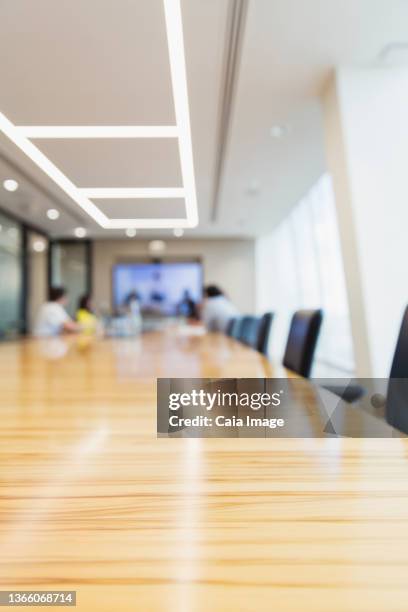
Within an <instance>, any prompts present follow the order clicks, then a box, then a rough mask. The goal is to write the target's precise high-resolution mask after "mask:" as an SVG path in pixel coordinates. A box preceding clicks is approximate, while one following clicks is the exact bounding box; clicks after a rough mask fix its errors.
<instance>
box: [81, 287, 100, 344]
mask: <svg viewBox="0 0 408 612" xmlns="http://www.w3.org/2000/svg"><path fill="white" fill-rule="evenodd" d="M76 320H77V323H79V325H80V326H81V329H82V331H83V332H85V333H88V334H95V333H96V332H97V328H98V319H97V317H96V316H95V315H94V313H93V310H92V299H91V296H90V295H88V294H86V295H83V296H82V297H81V298H80V299H79V302H78V310H77V311H76Z"/></svg>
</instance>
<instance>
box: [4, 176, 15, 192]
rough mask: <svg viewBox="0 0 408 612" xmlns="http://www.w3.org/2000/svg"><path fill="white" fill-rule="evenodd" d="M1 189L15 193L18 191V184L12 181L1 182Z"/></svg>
mask: <svg viewBox="0 0 408 612" xmlns="http://www.w3.org/2000/svg"><path fill="white" fill-rule="evenodd" d="M3 187H4V189H5V190H6V191H16V190H17V189H18V183H17V181H15V180H14V179H6V180H5V181H3Z"/></svg>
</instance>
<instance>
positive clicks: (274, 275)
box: [256, 175, 354, 376]
mask: <svg viewBox="0 0 408 612" xmlns="http://www.w3.org/2000/svg"><path fill="white" fill-rule="evenodd" d="M256 261H257V266H256V269H257V288H258V289H257V290H258V306H259V310H260V311H267V310H273V311H274V312H275V321H274V330H273V334H272V338H271V345H270V348H271V353H272V355H273V356H275V357H276V358H278V359H281V357H282V354H283V351H284V347H285V342H286V338H287V333H288V328H289V324H290V318H291V316H292V314H293V312H294V311H295V310H297V309H299V308H323V310H324V322H323V327H322V332H321V334H320V339H319V344H318V347H317V353H316V359H315V367H314V371H313V374H314V375H315V376H325V375H327V376H336V375H339V376H344V375H351V374H353V372H354V356H353V346H352V336H351V329H350V319H349V309H348V302H347V294H346V286H345V280H344V271H343V263H342V255H341V248H340V240H339V235H338V227H337V216H336V208H335V202H334V194H333V188H332V184H331V179H330V177H329V176H328V175H324V176H323V177H322V178H321V179H320V180H319V181H318V183H317V184H316V185H315V186H314V187H313V188H312V189H311V190H310V192H309V193H308V194H307V195H306V196H305V197H304V198H303V199H302V200H301V201H300V202H299V203H298V204H297V206H296V207H295V208H294V209H293V210H292V211H291V213H290V214H289V215H288V216H287V217H286V218H285V219H284V221H283V222H282V223H281V224H280V225H279V226H278V227H277V228H276V230H275V231H274V232H273V233H272V234H270V235H267V236H263V237H262V238H260V239H259V240H258V241H257V253H256Z"/></svg>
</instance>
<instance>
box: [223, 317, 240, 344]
mask: <svg viewBox="0 0 408 612" xmlns="http://www.w3.org/2000/svg"><path fill="white" fill-rule="evenodd" d="M241 325H242V317H236V318H235V319H232V322H231V327H230V329H229V330H228V332H227V333H228V335H229V336H230V337H231V338H235V339H236V340H239V336H240V333H241Z"/></svg>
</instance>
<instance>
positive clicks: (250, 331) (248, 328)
mask: <svg viewBox="0 0 408 612" xmlns="http://www.w3.org/2000/svg"><path fill="white" fill-rule="evenodd" d="M258 327H259V319H258V317H254V316H251V315H246V316H244V317H242V321H241V329H240V332H239V338H238V339H239V340H240V341H241V342H243V343H244V344H247V345H248V346H255V344H256V339H257V337H258Z"/></svg>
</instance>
